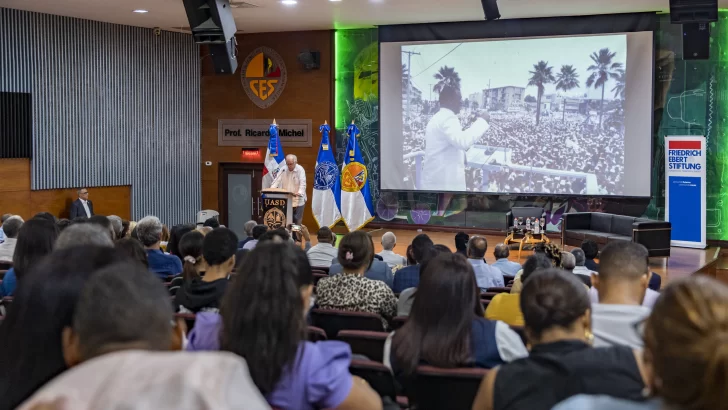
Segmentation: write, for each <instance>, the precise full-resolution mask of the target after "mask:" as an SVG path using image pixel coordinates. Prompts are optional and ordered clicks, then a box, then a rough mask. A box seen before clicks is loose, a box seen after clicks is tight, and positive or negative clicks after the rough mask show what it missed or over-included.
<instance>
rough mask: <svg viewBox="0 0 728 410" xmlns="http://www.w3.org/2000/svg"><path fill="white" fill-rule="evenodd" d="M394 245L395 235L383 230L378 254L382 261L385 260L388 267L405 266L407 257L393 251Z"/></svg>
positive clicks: (395, 241) (395, 243) (395, 242)
mask: <svg viewBox="0 0 728 410" xmlns="http://www.w3.org/2000/svg"><path fill="white" fill-rule="evenodd" d="M395 246H397V237H396V236H394V233H392V232H385V233H384V235H382V251H381V252H379V254H378V255H379V256H381V257H382V260H383V261H384V262H387V265H389V267H390V268H394V267H395V266H407V258H405V257H404V256H402V255H397V254H396V253H394V250H393V249H394V247H395Z"/></svg>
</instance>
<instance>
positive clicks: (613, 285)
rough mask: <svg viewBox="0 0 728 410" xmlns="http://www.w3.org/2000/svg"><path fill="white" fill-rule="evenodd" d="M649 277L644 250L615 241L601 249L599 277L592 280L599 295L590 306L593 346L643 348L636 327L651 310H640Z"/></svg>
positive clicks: (636, 245)
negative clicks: (596, 301) (597, 299)
mask: <svg viewBox="0 0 728 410" xmlns="http://www.w3.org/2000/svg"><path fill="white" fill-rule="evenodd" d="M579 276H581V275H579ZM649 277H650V271H649V258H648V253H647V249H646V248H645V247H644V246H642V245H640V244H637V243H632V242H628V241H615V242H610V243H608V244H607V246H605V247H604V249H603V250H602V253H601V255H600V257H599V275H597V274H594V275H593V276H592V278H593V279H592V281H593V283H594V287H595V288H596V289H597V291H599V303H593V304H592V331H593V332H594V346H613V345H626V346H630V347H632V348H635V349H641V348H642V345H643V343H642V337H641V335H639V334H638V333H637V331H636V330H635V324H636V323H641V322H642V321H643V320H645V318H646V317H647V316H649V315H650V308H648V307H644V306H642V301H643V300H644V298H645V292H646V291H647V283H648V282H649Z"/></svg>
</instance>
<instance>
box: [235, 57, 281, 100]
mask: <svg viewBox="0 0 728 410" xmlns="http://www.w3.org/2000/svg"><path fill="white" fill-rule="evenodd" d="M240 73H241V74H240V75H241V80H242V82H243V88H244V89H245V93H246V94H248V97H249V98H250V100H251V101H253V103H254V104H255V105H257V106H258V107H260V108H268V107H270V106H271V105H273V103H275V102H276V100H278V98H279V97H280V96H281V94H282V93H283V89H284V88H285V87H286V82H287V81H288V73H287V72H286V65H285V63H283V59H282V58H281V56H280V55H279V54H278V53H276V52H275V50H273V49H271V48H268V47H258V48H256V49H255V50H253V52H252V53H250V54H249V55H248V57H246V58H245V60H244V61H243V69H242V70H240Z"/></svg>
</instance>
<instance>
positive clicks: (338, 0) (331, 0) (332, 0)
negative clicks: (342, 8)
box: [329, 0, 341, 3]
mask: <svg viewBox="0 0 728 410" xmlns="http://www.w3.org/2000/svg"><path fill="white" fill-rule="evenodd" d="M329 1H330V2H332V3H333V2H340V1H341V0H329Z"/></svg>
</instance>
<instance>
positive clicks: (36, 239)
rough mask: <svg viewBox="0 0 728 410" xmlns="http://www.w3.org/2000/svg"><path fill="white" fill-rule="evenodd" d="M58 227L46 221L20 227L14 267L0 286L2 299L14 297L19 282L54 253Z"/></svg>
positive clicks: (35, 221)
mask: <svg viewBox="0 0 728 410" xmlns="http://www.w3.org/2000/svg"><path fill="white" fill-rule="evenodd" d="M11 221H12V220H11ZM56 238H58V227H57V226H56V225H55V224H54V223H52V222H49V221H48V220H46V219H31V220H29V221H28V222H26V223H24V224H22V225H21V227H20V231H19V232H18V234H17V242H16V243H15V253H14V254H13V267H12V268H10V270H8V271H7V272H5V277H3V280H2V283H1V284H0V297H5V296H13V295H14V294H15V289H16V287H17V282H18V280H21V281H22V280H23V277H24V276H25V275H26V273H27V272H29V271H30V270H31V269H32V268H33V266H34V265H35V264H37V263H38V262H40V260H41V259H42V258H43V257H44V256H46V255H48V254H49V253H51V252H52V251H53V246H54V245H55V242H56Z"/></svg>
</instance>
